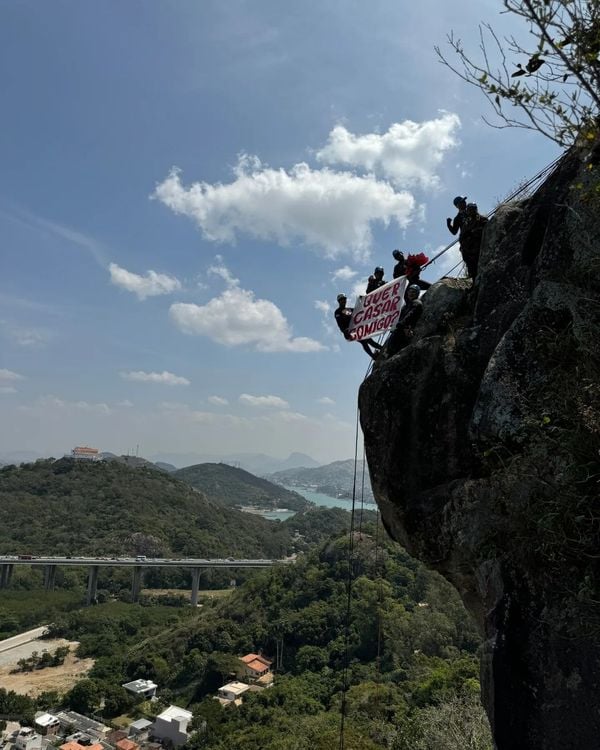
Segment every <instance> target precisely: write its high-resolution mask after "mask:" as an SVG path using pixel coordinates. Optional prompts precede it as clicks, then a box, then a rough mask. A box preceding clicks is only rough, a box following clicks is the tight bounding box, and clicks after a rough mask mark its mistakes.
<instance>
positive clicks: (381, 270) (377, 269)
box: [373, 266, 383, 274]
mask: <svg viewBox="0 0 600 750" xmlns="http://www.w3.org/2000/svg"><path fill="white" fill-rule="evenodd" d="M373 273H380V274H383V268H382V267H381V266H375V270H374V271H373Z"/></svg>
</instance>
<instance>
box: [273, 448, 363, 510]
mask: <svg viewBox="0 0 600 750" xmlns="http://www.w3.org/2000/svg"><path fill="white" fill-rule="evenodd" d="M362 470H363V464H362V461H359V462H358V464H357V467H356V477H357V483H358V484H357V487H360V485H361V482H362ZM269 479H271V480H272V481H273V482H277V483H279V484H285V485H288V486H292V487H294V486H296V487H306V488H310V489H313V490H315V491H316V492H321V493H323V494H324V495H330V496H331V497H338V496H339V495H341V496H342V497H351V496H352V484H353V481H354V460H353V459H351V458H349V459H347V460H345V461H334V462H333V463H330V464H326V465H325V466H317V467H315V468H301V469H285V470H284V471H276V472H275V473H274V474H270V475H269ZM365 500H373V492H372V491H371V482H370V480H369V470H368V469H367V468H366V467H365Z"/></svg>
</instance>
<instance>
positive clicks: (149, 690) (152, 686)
mask: <svg viewBox="0 0 600 750" xmlns="http://www.w3.org/2000/svg"><path fill="white" fill-rule="evenodd" d="M121 687H124V688H125V690H127V692H129V693H132V694H133V695H135V696H136V697H142V698H154V696H155V695H156V690H157V688H158V685H157V684H156V683H155V682H152V680H133V681H132V682H125V683H124V684H123V685H121Z"/></svg>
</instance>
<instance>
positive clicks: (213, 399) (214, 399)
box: [208, 396, 229, 406]
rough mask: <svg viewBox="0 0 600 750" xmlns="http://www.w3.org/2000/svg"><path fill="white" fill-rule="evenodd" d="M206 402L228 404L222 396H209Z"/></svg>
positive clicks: (220, 404) (217, 404)
mask: <svg viewBox="0 0 600 750" xmlns="http://www.w3.org/2000/svg"><path fill="white" fill-rule="evenodd" d="M208 402H209V403H210V404H214V405H215V406H227V405H228V404H229V401H228V400H227V399H226V398H222V397H221V396H209V397H208Z"/></svg>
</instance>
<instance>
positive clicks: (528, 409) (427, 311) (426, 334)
mask: <svg viewBox="0 0 600 750" xmlns="http://www.w3.org/2000/svg"><path fill="white" fill-rule="evenodd" d="M599 162H600V148H598V147H597V148H596V149H594V150H590V149H587V150H586V149H582V148H579V149H577V148H574V149H572V150H571V151H570V152H568V153H567V154H565V156H564V157H563V159H562V160H561V162H560V164H559V165H558V167H557V169H556V170H555V171H554V172H553V173H552V174H551V175H550V176H549V177H548V178H547V179H546V181H545V182H544V183H543V184H542V185H541V187H540V188H538V189H537V191H536V192H535V193H534V194H533V195H532V196H530V197H529V198H527V199H526V200H523V201H521V202H518V203H510V204H506V205H504V206H502V207H501V208H500V209H499V210H498V211H497V212H496V214H495V215H494V217H493V218H492V219H491V221H490V223H489V225H488V227H487V229H486V233H485V236H484V241H483V246H482V253H481V260H480V264H479V268H480V275H479V277H478V279H477V282H476V285H475V287H474V288H473V289H471V282H470V281H467V280H456V279H443V280H441V281H440V282H438V283H437V284H435V285H434V286H433V287H432V288H431V289H430V290H429V291H428V292H427V293H426V295H425V296H424V297H423V304H424V313H423V317H422V318H421V321H420V322H419V325H418V327H417V330H416V333H415V337H414V339H413V341H412V342H411V344H410V345H409V346H408V347H406V348H405V349H403V350H402V351H401V352H400V353H399V354H397V355H395V356H393V357H390V358H388V359H385V358H383V357H382V359H381V361H378V362H377V363H376V365H375V367H374V369H373V372H372V374H371V375H370V376H369V377H368V378H367V379H366V380H365V382H364V383H363V385H362V386H361V389H360V395H359V406H360V418H361V424H362V429H363V432H364V436H365V447H366V455H367V459H368V463H369V469H370V474H371V481H372V485H373V491H374V494H375V497H376V500H377V503H378V505H379V507H380V509H381V513H382V517H383V520H384V523H385V525H386V528H387V529H388V531H389V532H390V534H391V535H392V537H393V538H395V539H397V540H398V541H400V542H401V543H402V544H403V545H405V547H406V548H407V549H408V550H409V552H410V553H411V554H413V555H414V556H416V557H418V558H419V559H421V560H422V561H424V562H425V563H426V564H428V565H429V566H430V567H432V568H435V569H436V570H438V571H440V572H441V573H442V574H443V575H444V576H445V577H446V578H448V579H449V580H450V581H451V582H452V583H453V584H454V585H455V587H456V588H457V589H458V591H459V593H460V594H461V596H462V598H463V600H464V602H465V604H466V606H467V607H468V608H469V610H470V611H471V612H472V613H473V615H474V617H475V618H476V620H477V622H478V623H479V626H480V627H481V630H482V633H483V634H484V639H485V646H484V652H483V654H482V692H483V703H484V705H485V707H486V710H487V712H488V715H489V718H490V722H491V725H492V731H493V734H494V740H495V743H496V747H497V748H498V750H517V749H518V750H559V749H560V750H568V749H571V748H572V749H573V750H588V749H589V750H592V749H595V748H598V747H599V746H600V739H599V738H600V701H599V700H598V695H599V694H600V590H599V589H600V586H599V582H600V565H599V563H600V534H599V527H600V523H599V522H600V383H599V378H598V373H599V371H600V367H599V363H600V333H599V332H600V166H599Z"/></svg>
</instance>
